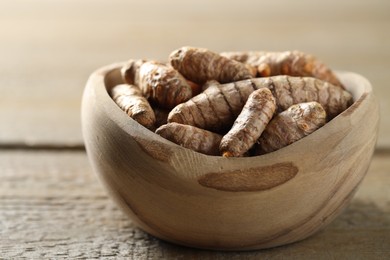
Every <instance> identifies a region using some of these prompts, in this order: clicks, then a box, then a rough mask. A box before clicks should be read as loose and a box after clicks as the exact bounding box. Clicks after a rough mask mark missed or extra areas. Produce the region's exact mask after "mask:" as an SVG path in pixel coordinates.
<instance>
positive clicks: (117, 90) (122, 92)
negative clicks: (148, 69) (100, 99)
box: [110, 84, 156, 129]
mask: <svg viewBox="0 0 390 260" xmlns="http://www.w3.org/2000/svg"><path fill="white" fill-rule="evenodd" d="M110 95H111V97H112V99H113V100H114V101H115V103H116V104H117V105H118V106H119V107H120V108H121V109H122V110H123V111H125V112H126V113H127V114H128V115H129V116H130V117H131V118H133V119H134V120H135V121H137V122H138V123H140V124H141V125H143V126H145V127H146V128H148V129H153V128H154V123H155V121H156V118H155V115H154V112H153V109H152V108H151V107H150V105H149V102H148V101H147V100H146V98H144V97H143V96H142V94H141V91H140V90H139V89H138V88H137V87H136V86H134V85H128V84H120V85H117V86H115V87H114V88H112V89H111V91H110Z"/></svg>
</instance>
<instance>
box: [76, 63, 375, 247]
mask: <svg viewBox="0 0 390 260" xmlns="http://www.w3.org/2000/svg"><path fill="white" fill-rule="evenodd" d="M121 66H122V64H121V63H118V64H113V65H110V66H106V67H104V68H101V69H99V70H97V71H96V72H94V73H93V74H92V75H91V77H90V78H89V80H88V83H87V86H86V88H85V92H84V96H83V103H82V126H83V135H84V140H85V145H86V149H87V153H88V157H89V160H90V162H91V164H92V167H93V170H94V171H95V172H96V173H97V174H98V176H99V177H100V179H101V180H102V182H103V183H104V184H105V186H106V188H107V189H108V191H109V193H110V194H111V196H112V197H113V198H114V200H115V201H116V202H117V203H118V204H119V205H120V207H121V208H122V209H123V211H125V212H126V213H127V215H129V216H130V218H131V219H132V220H133V221H134V223H136V224H137V225H138V226H139V227H140V228H142V229H143V230H145V231H146V232H148V233H150V234H152V235H154V236H156V237H159V238H161V239H164V240H167V241H171V242H174V243H178V244H181V245H187V246H192V247H199V248H208V249H223V250H251V249H260V248H269V247H274V246H279V245H284V244H288V243H292V242H295V241H298V240H301V239H304V238H306V237H308V236H310V235H312V234H314V233H315V232H317V231H318V230H320V229H321V228H323V227H325V226H326V225H327V224H328V223H330V222H331V221H332V220H333V219H334V218H335V217H336V216H337V215H338V214H339V213H340V211H341V210H342V209H343V208H344V207H345V206H346V205H347V204H348V202H349V201H350V200H351V198H352V196H353V194H354V192H355V191H356V189H357V187H358V185H359V184H360V182H361V181H362V179H363V177H364V175H365V173H366V172H367V169H368V167H369V164H370V160H371V156H372V154H373V151H374V147H375V143H376V139H377V132H378V121H379V115H378V114H379V113H378V107H379V106H378V103H377V101H376V100H375V98H374V96H373V93H372V88H371V85H370V83H369V82H368V81H367V80H366V79H365V78H363V77H362V76H359V75H357V74H354V73H349V72H340V73H338V76H339V78H340V79H341V81H342V83H343V84H344V85H345V86H346V88H347V89H348V90H349V91H350V92H351V93H352V94H353V97H354V100H355V102H354V104H353V105H352V106H351V107H349V108H348V109H347V110H346V111H344V112H343V113H341V114H340V115H339V116H337V117H336V118H334V119H333V120H332V121H330V122H329V123H328V124H326V125H325V126H324V127H322V128H321V129H319V130H318V131H316V132H314V133H313V134H311V135H309V136H307V137H305V138H303V139H301V140H300V141H298V142H296V143H294V144H292V145H290V146H287V147H285V148H283V149H280V150H278V151H276V152H273V153H270V154H266V155H262V156H256V157H247V158H223V157H219V156H207V155H203V154H200V153H197V152H194V151H192V150H188V149H186V148H183V147H181V146H178V145H176V144H174V143H172V142H170V141H168V140H166V139H164V138H162V137H160V136H158V135H156V134H154V133H153V132H151V131H149V130H147V129H146V128H144V127H143V126H141V125H139V124H138V123H137V122H135V121H134V120H132V119H131V118H129V117H128V116H127V115H126V114H125V113H124V112H123V111H122V110H121V109H120V108H119V107H118V106H117V105H116V104H115V103H114V102H113V101H112V100H111V98H110V97H109V95H108V93H107V89H109V88H111V87H113V86H115V85H116V84H119V83H122V81H121V78H120V73H119V69H120V67H121Z"/></svg>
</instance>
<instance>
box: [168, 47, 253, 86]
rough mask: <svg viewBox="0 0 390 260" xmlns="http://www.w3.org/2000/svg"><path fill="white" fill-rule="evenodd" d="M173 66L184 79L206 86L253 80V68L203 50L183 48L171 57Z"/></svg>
mask: <svg viewBox="0 0 390 260" xmlns="http://www.w3.org/2000/svg"><path fill="white" fill-rule="evenodd" d="M169 60H170V63H171V65H172V66H173V67H174V68H175V69H176V70H178V71H179V72H180V73H181V74H182V75H183V76H184V77H186V78H187V79H189V80H191V81H193V82H195V83H197V84H200V85H202V84H204V83H205V82H206V81H208V80H216V81H218V82H221V83H227V82H233V81H237V80H242V79H248V78H252V77H253V74H254V71H253V68H250V67H248V66H247V65H245V64H242V63H241V62H237V61H235V60H231V59H228V58H226V57H223V56H221V55H219V54H217V53H214V52H212V51H209V50H207V49H203V48H194V47H182V48H180V49H178V50H175V51H174V52H172V53H171V55H170V56H169Z"/></svg>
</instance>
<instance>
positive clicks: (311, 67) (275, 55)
mask: <svg viewBox="0 0 390 260" xmlns="http://www.w3.org/2000/svg"><path fill="white" fill-rule="evenodd" d="M221 55H222V56H224V57H227V58H229V59H233V60H237V61H239V62H242V63H244V64H248V65H251V66H253V67H255V68H257V72H258V73H257V75H258V76H260V77H269V76H276V75H289V76H301V77H315V78H318V79H321V80H323V81H327V82H329V83H331V84H333V85H335V86H340V87H342V84H341V82H340V81H339V80H338V79H337V77H336V75H335V74H334V73H333V72H332V71H331V70H330V69H329V68H328V67H327V66H326V65H325V64H324V63H322V62H321V61H319V60H318V59H317V58H315V57H314V56H312V55H309V54H306V53H303V52H300V51H285V52H223V53H221Z"/></svg>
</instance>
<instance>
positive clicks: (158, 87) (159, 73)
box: [121, 60, 192, 108]
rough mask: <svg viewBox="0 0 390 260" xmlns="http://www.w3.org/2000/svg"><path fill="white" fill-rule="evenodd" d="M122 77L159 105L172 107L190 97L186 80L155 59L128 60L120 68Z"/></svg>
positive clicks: (190, 93)
mask: <svg viewBox="0 0 390 260" xmlns="http://www.w3.org/2000/svg"><path fill="white" fill-rule="evenodd" d="M121 73H122V77H123V79H124V80H125V81H126V82H127V83H130V84H135V85H137V86H138V87H139V88H140V89H141V92H142V94H143V95H144V96H145V97H146V98H148V99H149V100H151V101H152V102H154V103H156V104H157V105H158V106H160V107H164V108H173V107H174V106H176V105H177V104H180V103H182V102H184V101H187V100H188V99H190V98H191V97H192V89H191V87H190V85H189V84H188V82H187V80H186V79H185V78H184V77H183V76H182V75H180V73H179V72H177V71H176V70H175V69H173V68H172V67H170V66H167V65H165V64H162V63H158V62H155V61H144V60H137V61H134V60H130V61H129V62H128V63H127V64H126V65H125V66H124V67H123V68H122V70H121Z"/></svg>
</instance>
